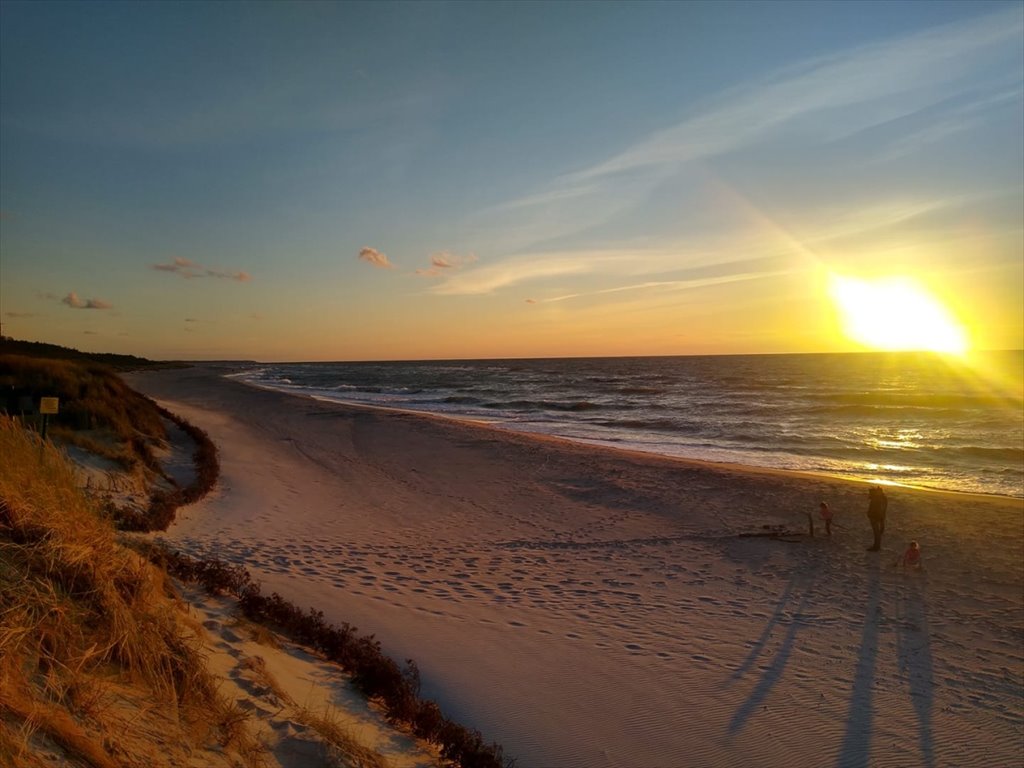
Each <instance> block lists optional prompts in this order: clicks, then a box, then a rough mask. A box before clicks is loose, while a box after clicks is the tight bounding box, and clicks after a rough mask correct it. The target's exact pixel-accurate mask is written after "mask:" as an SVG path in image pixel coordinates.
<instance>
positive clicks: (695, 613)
mask: <svg viewBox="0 0 1024 768" xmlns="http://www.w3.org/2000/svg"><path fill="white" fill-rule="evenodd" d="M227 370H228V369H227V368H225V367H222V366H217V365H212V364H211V365H202V366H197V367H194V368H190V369H186V370H175V371H159V372H148V373H140V374H133V375H130V376H128V377H126V378H127V380H128V382H129V383H130V384H131V385H132V386H133V387H134V388H136V389H138V390H139V391H141V392H143V393H145V394H148V395H150V396H151V397H154V398H155V399H156V400H157V401H158V402H160V403H161V404H162V405H164V406H165V407H167V408H169V409H171V410H172V411H174V412H176V413H178V414H180V415H182V416H184V417H185V418H186V419H188V420H189V421H191V422H192V423H194V424H195V425H197V426H199V427H201V428H202V429H204V430H206V431H207V432H208V433H209V434H210V436H211V437H212V439H213V440H214V442H215V443H216V444H217V445H218V447H219V449H220V451H221V465H222V476H221V480H220V482H219V484H218V486H217V487H216V488H215V490H214V491H213V493H212V494H210V495H209V496H208V497H207V498H205V499H204V500H202V501H201V502H199V503H197V504H195V505H193V506H191V507H188V508H185V509H182V510H181V511H179V514H178V519H177V522H176V523H175V524H174V525H173V526H172V527H171V528H170V529H169V530H168V532H167V533H166V534H164V535H163V536H162V538H163V539H164V540H166V541H167V542H168V543H170V544H172V545H173V546H175V547H177V548H180V549H181V550H183V551H185V552H187V553H190V554H195V555H200V556H205V557H210V556H215V557H220V558H223V559H225V560H229V561H231V562H236V563H240V564H243V565H245V566H246V567H247V568H248V569H249V570H250V571H251V572H252V574H253V576H254V577H255V578H257V579H258V580H259V581H261V582H262V584H263V587H264V590H265V591H267V592H269V591H271V590H276V591H278V592H280V593H281V594H282V595H283V596H285V597H286V598H287V599H289V600H291V601H293V602H295V603H297V604H299V605H303V606H315V607H316V608H318V609H320V610H323V611H324V613H325V614H326V616H327V618H328V619H329V620H331V621H334V622H336V623H340V622H342V621H347V622H349V623H352V624H354V625H356V626H357V627H358V628H359V629H360V630H361V631H362V632H371V633H374V634H375V635H376V636H377V637H378V639H380V640H381V642H382V644H383V646H384V648H385V650H387V651H388V652H389V653H390V654H392V655H393V656H394V657H396V658H399V659H404V658H406V657H411V658H414V659H415V660H416V662H417V663H418V664H419V666H420V670H421V672H422V677H423V693H424V695H425V696H427V697H429V698H433V699H435V700H437V701H438V702H439V703H440V704H441V706H442V708H443V709H444V710H445V711H446V712H447V713H448V714H449V715H451V716H452V717H454V718H456V719H457V720H459V721H461V722H463V723H465V724H467V725H469V726H472V727H476V728H479V729H480V730H481V731H482V732H483V734H484V736H485V737H486V738H487V739H489V740H495V741H498V742H499V743H501V744H502V745H503V746H504V748H505V753H506V755H507V756H511V757H514V758H516V759H517V765H518V766H520V768H575V767H580V768H583V767H588V768H589V767H594V768H598V767H600V766H609V767H611V766H616V767H618V768H641V767H650V768H653V767H654V766H659V767H663V768H670V767H671V768H676V767H679V768H682V767H683V766H711V765H713V766H777V765H783V764H786V765H808V766H810V765H815V766H817V765H831V766H868V765H871V766H975V765H976V766H986V767H987V766H994V765H1017V764H1021V762H1022V761H1024V502H1022V501H1020V500H1011V499H999V498H989V497H980V496H966V495H956V494H943V493H936V492H926V491H918V490H910V489H904V488H899V487H893V488H891V489H889V491H888V493H889V509H888V523H887V530H886V534H885V538H884V540H883V548H882V552H881V553H869V552H866V551H865V547H866V546H867V545H868V544H869V543H870V540H871V534H870V529H869V525H868V522H867V519H866V517H865V514H864V512H865V510H866V508H867V503H868V500H867V493H866V491H867V486H866V485H864V484H861V483H854V482H849V481H842V480H836V479H831V478H827V477H816V476H806V475H796V474H788V473H781V472H772V471H760V470H757V471H755V470H748V469H745V468H741V467H737V466H729V465H712V464H701V463H698V462H685V461H680V460H675V459H667V458H660V457H657V456H653V455H641V454H634V453H627V452H621V451H615V450H611V449H604V448H596V447H591V446H583V445H578V444H573V443H569V442H565V441H560V440H557V439H552V438H543V437H536V436H528V435H517V434H514V433H511V432H508V431H503V430H499V429H496V428H492V427H488V426H486V425H478V424H470V423H464V422H456V421H452V420H445V419H440V418H435V417H429V416H422V415H416V414H409V413H403V412H391V411H383V410H378V409H369V408H357V407H348V406H340V405H337V404H331V403H325V402H319V401H315V400H311V399H308V398H300V397H295V396H290V395H286V394H282V393H277V392H272V391H267V390H260V389H256V388H253V387H249V386H246V385H244V384H241V383H238V382H236V381H233V380H231V379H225V378H223V374H224V373H226V372H227ZM822 499H824V500H827V501H828V502H829V504H830V505H831V506H832V508H833V509H834V510H835V512H836V524H835V529H834V532H833V536H832V537H831V538H826V537H825V536H824V530H823V526H822V525H821V523H820V521H816V522H817V526H816V527H817V534H818V535H817V536H816V537H815V538H813V539H810V538H809V537H807V536H806V535H804V534H805V532H806V529H807V516H806V515H807V513H808V512H811V513H814V514H815V515H816V511H817V507H818V502H819V501H821V500H822ZM766 525H784V526H787V527H788V528H789V529H791V530H793V531H800V532H803V533H802V534H801V535H799V536H793V537H787V539H786V540H777V539H771V538H767V537H764V536H743V535H742V534H753V533H762V532H763V530H764V529H763V526H766ZM911 539H916V540H917V541H919V542H920V543H921V546H922V549H923V553H924V563H925V569H926V570H925V571H924V572H905V571H904V570H902V569H899V568H897V567H896V566H895V565H894V561H895V560H896V558H897V556H898V555H899V554H900V553H901V552H902V551H903V549H904V547H905V546H906V544H907V542H908V541H909V540H911Z"/></svg>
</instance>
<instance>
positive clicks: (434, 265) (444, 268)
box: [416, 251, 476, 277]
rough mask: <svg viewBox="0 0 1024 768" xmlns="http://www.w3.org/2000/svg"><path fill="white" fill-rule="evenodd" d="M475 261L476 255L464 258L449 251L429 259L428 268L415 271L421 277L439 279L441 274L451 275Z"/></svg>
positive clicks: (471, 254)
mask: <svg viewBox="0 0 1024 768" xmlns="http://www.w3.org/2000/svg"><path fill="white" fill-rule="evenodd" d="M475 261H476V254H473V253H470V254H468V255H466V256H458V255H456V254H454V253H451V252H450V251H440V252H439V253H435V254H433V255H432V256H431V257H430V267H429V268H427V269H417V270H416V274H417V275H420V276H421V277H439V276H440V275H443V274H451V273H452V272H453V271H455V270H457V269H460V268H462V267H463V266H465V265H466V264H472V263H474V262H475Z"/></svg>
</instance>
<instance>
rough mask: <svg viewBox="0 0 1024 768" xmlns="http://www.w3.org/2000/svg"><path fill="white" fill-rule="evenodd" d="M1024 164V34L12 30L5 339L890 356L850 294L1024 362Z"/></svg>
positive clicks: (1007, 11) (610, 24) (750, 15)
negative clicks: (913, 298)
mask: <svg viewBox="0 0 1024 768" xmlns="http://www.w3.org/2000/svg"><path fill="white" fill-rule="evenodd" d="M1022 136H1024V4H1022V3H1020V2H1012V3H984V2H970V3H955V2H950V3H918V2H912V3H906V4H901V3H885V4H883V3H875V2H871V3H865V4H859V3H853V2H850V3H792V4H790V3H777V4H773V3H750V4H746V3H735V4H730V3H708V4H703V3H665V4H654V3H622V4H614V3H596V4H587V3H565V4H557V3H543V4H541V3H536V4H534V3H511V4H500V3H479V4H474V3H452V4H445V3H436V4H435V3H410V4H400V3H396V4H372V5H371V4H367V5H362V4H355V3H345V4H329V3H289V4H284V3H281V4H276V3H270V2H264V3H252V4H244V3H240V2H231V3H219V4H204V3H200V2H190V3H180V4H158V3H139V4H129V3H112V4H102V3H54V4H46V3H20V2H10V1H9V0H4V2H2V3H0V314H2V317H0V319H2V321H3V332H4V334H5V335H10V336H14V337H15V338H22V339H31V340H37V341H47V342H53V343H58V344H64V345H68V346H73V347H77V348H80V349H87V350H96V351H108V352H125V353H132V354H139V355H144V356H147V357H153V358H187V359H200V358H246V359H259V360H362V359H423V358H480V357H541V356H584V355H651V354H663V355H667V354H704V353H738V352H742V353H747V352H753V353H760V352H805V351H844V350H853V349H864V348H870V347H871V346H872V345H874V344H875V343H876V342H875V341H872V340H871V339H868V340H866V341H865V340H864V339H861V340H856V339H851V338H849V337H847V336H846V335H844V328H845V326H844V321H843V317H842V314H841V313H842V310H843V306H842V303H841V302H840V301H837V293H836V290H835V289H834V286H835V285H836V284H837V283H836V280H837V279H838V280H840V281H846V282H845V283H841V285H844V286H846V288H844V289H843V291H845V293H843V296H846V297H852V299H850V301H851V302H852V304H853V307H854V310H853V311H854V312H855V313H856V312H857V311H859V310H857V309H856V307H857V306H859V304H860V303H863V304H864V305H867V306H868V307H869V309H872V310H873V311H878V312H885V311H887V310H886V306H887V305H891V304H893V303H896V304H901V305H902V304H906V306H912V307H916V306H917V305H916V304H913V305H911V303H910V302H904V301H903V300H902V297H903V296H904V295H905V294H901V293H899V292H898V291H897V292H895V293H893V292H892V291H890V290H883V288H882V286H886V285H888V286H892V285H897V284H900V285H912V286H913V288H914V290H915V291H918V294H920V295H923V296H927V297H928V298H929V299H930V300H932V301H934V302H935V304H936V306H938V307H940V308H941V309H942V311H944V312H945V313H947V315H948V317H949V318H952V322H954V323H959V324H960V326H961V327H962V329H963V332H964V334H965V336H966V339H967V344H969V346H971V347H974V348H982V349H984V348H1015V349H1016V348H1020V347H1022V346H1024V213H1022V211H1024V139H1022ZM894 281H895V282H894ZM830 286H831V287H830ZM850 286H852V288H851V287H850ZM872 286H876V287H872ZM906 295H908V296H909V294H906ZM915 295H917V294H915ZM876 304H877V305H878V306H877V307H875V306H874V305H876ZM913 311H914V314H915V315H916V316H921V314H922V313H921V312H918V311H917V310H916V309H914V310H913ZM905 315H906V313H905ZM888 317H889V316H888V315H883V317H882V323H881V324H882V327H883V328H884V327H885V326H886V324H887V323H888V324H889V325H890V326H891V325H893V324H897V325H901V326H902V325H904V324H905V323H909V322H910V318H908V317H905V316H904V317H901V316H900V315H899V313H898V312H897V313H896V314H895V315H893V316H892V319H891V320H889V319H887V318H888ZM928 325H931V324H930V323H929V324H928ZM907 343H908V344H911V345H913V343H914V339H913V338H911V340H910V341H909V342H907Z"/></svg>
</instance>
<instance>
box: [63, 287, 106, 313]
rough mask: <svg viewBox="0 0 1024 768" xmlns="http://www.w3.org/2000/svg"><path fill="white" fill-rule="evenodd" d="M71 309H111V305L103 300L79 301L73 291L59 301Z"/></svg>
mask: <svg viewBox="0 0 1024 768" xmlns="http://www.w3.org/2000/svg"><path fill="white" fill-rule="evenodd" d="M60 301H61V304H66V305H67V306H69V307H71V308H72V309H113V306H114V305H113V304H111V303H110V302H109V301H104V300H103V299H81V298H79V296H78V294H77V293H75V292H74V291H71V292H70V293H68V295H67V296H65V297H64V298H63V299H61V300H60Z"/></svg>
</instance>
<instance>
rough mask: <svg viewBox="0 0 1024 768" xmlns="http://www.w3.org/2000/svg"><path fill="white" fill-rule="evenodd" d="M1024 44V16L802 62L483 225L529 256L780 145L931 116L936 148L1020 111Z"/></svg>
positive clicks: (515, 203)
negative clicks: (721, 166) (1023, 44)
mask: <svg viewBox="0 0 1024 768" xmlns="http://www.w3.org/2000/svg"><path fill="white" fill-rule="evenodd" d="M1022 35H1024V11H1022V8H1021V7H1020V6H1019V5H1017V6H1014V7H1011V8H1008V9H1006V10H1002V11H998V12H995V13H992V14H988V15H986V16H982V17H979V18H974V19H971V20H967V21H960V22H956V23H952V24H948V25H944V26H940V27H936V28H933V29H930V30H926V31H924V32H920V33H916V34H912V35H909V36H905V37H901V38H892V39H888V40H885V41H882V42H878V43H873V44H869V45H864V46H860V47H856V48H852V49H848V50H846V51H843V52H840V53H838V54H834V55H829V56H822V57H819V58H815V59H811V60H807V61H803V62H801V63H799V64H797V65H795V66H791V67H788V68H786V69H783V70H780V71H776V72H775V73H773V74H770V75H768V76H766V77H763V78H760V79H758V80H756V81H751V82H747V83H743V84H740V85H737V86H736V87H734V88H732V89H730V90H727V91H725V92H724V93H722V94H720V95H719V96H718V97H716V98H715V99H713V100H711V101H708V102H706V103H705V104H704V105H703V106H702V107H700V108H697V109H695V110H693V111H691V113H690V115H689V116H688V117H687V118H686V119H684V120H682V121H680V122H679V123H677V124H675V125H672V126H670V127H667V128H665V129H663V130H661V131H658V132H656V133H653V134H651V135H648V136H647V137H645V138H643V139H641V140H640V141H637V142H636V143H634V144H633V145H631V146H628V147H626V148H624V149H622V150H621V151H620V152H618V153H616V154H614V155H612V156H610V157H607V158H605V159H603V160H600V161H598V162H595V163H593V164H591V165H590V166H588V167H585V168H582V169H580V170H578V171H575V172H572V173H568V174H565V175H562V176H559V177H557V178H555V179H553V180H552V181H551V182H550V183H549V184H547V185H546V186H544V187H542V188H540V189H537V190H534V191H532V192H530V193H529V194H528V195H525V196H523V197H520V198H518V199H514V200H510V201H507V202H505V203H503V204H501V205H498V206H494V207H492V208H489V209H487V210H486V211H481V212H480V214H478V216H477V219H476V224H477V225H478V226H479V227H480V228H481V229H483V230H485V231H487V230H490V231H492V232H495V233H508V232H512V233H515V235H514V239H513V240H512V241H510V242H509V243H508V244H507V247H508V248H510V249H512V250H522V249H523V248H524V247H527V246H529V245H530V244H533V243H539V242H542V241H544V240H548V239H552V238H555V237H559V236H564V235H568V234H571V233H574V232H580V231H583V230H586V229H588V228H590V227H593V226H596V225H598V224H601V223H602V222H605V221H608V220H610V219H611V218H612V217H613V216H616V215H618V214H620V213H621V212H623V211H625V210H628V209H634V208H637V207H638V206H640V205H641V204H643V203H644V202H645V201H646V200H647V199H648V198H649V196H650V195H651V194H652V193H653V191H654V190H655V189H656V188H657V187H658V186H659V185H660V184H662V183H664V182H666V181H667V180H669V179H671V178H673V177H675V176H678V175H679V174H680V173H682V172H684V171H685V169H686V168H688V167H689V166H690V165H691V164H693V163H695V162H707V161H710V160H711V159H713V158H718V157H721V156H724V155H727V154H730V153H733V152H736V151H739V150H744V149H746V148H749V147H754V146H757V145H763V144H766V143H769V142H771V141H776V140H778V139H779V138H780V137H787V136H788V137H799V140H800V143H801V145H802V146H814V145H815V144H817V145H821V146H824V145H826V144H828V143H830V142H833V141H835V140H837V139H839V138H844V137H845V138H849V137H851V136H855V135H858V134H862V133H864V132H865V131H868V130H869V129H872V128H874V127H876V126H880V125H888V124H895V123H897V122H898V121H899V120H900V119H901V118H905V117H907V116H910V115H920V114H922V113H926V112H928V113H931V112H935V114H934V115H932V114H929V121H930V122H932V123H933V127H932V129H931V130H932V134H931V137H932V138H933V139H939V138H941V137H942V136H943V135H948V134H950V133H952V132H957V131H962V130H968V129H969V128H970V127H971V125H973V124H974V123H976V122H978V121H983V120H985V119H986V118H987V116H988V115H989V114H990V113H991V111H992V110H994V109H998V108H1000V107H1004V106H1005V105H1006V104H1007V103H1012V102H1017V103H1019V102H1020V101H1021V82H1022V81H1024V77H1022V74H1021V72H1020V71H1019V70H1020V53H1019V50H1020V40H1021V36H1022ZM993 70H994V71H998V72H1000V73H1003V74H1001V78H1002V81H1001V82H994V83H993V85H992V89H991V92H990V93H979V92H978V82H979V81H980V82H986V81H991V80H992V79H993V78H987V77H986V74H987V73H990V72H991V71H993ZM1006 73H1008V74H1006ZM965 103H966V106H965ZM918 130H919V129H918V128H917V127H916V126H909V125H908V126H901V127H899V128H898V130H896V133H897V136H896V137H895V138H894V139H893V141H895V142H896V143H897V147H898V149H897V151H905V148H906V146H907V145H906V144H900V143H899V141H900V140H899V135H900V132H907V131H909V132H911V133H914V132H917V131H918ZM922 138H928V137H927V136H925V137H922ZM879 150H880V152H882V151H884V150H885V146H884V142H883V145H882V146H880V147H879Z"/></svg>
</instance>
